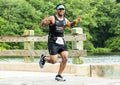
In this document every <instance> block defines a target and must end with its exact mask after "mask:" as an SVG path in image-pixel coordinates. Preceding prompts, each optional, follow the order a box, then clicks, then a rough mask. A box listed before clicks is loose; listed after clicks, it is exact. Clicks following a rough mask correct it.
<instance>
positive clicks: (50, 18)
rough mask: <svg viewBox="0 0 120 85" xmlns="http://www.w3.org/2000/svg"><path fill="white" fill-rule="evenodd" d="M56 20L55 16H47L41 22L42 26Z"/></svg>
mask: <svg viewBox="0 0 120 85" xmlns="http://www.w3.org/2000/svg"><path fill="white" fill-rule="evenodd" d="M53 22H54V19H53V16H50V17H45V18H44V19H43V20H42V22H41V23H40V27H41V28H42V27H45V26H47V25H50V24H53Z"/></svg>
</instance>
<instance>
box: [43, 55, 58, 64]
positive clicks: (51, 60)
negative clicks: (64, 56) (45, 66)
mask: <svg viewBox="0 0 120 85" xmlns="http://www.w3.org/2000/svg"><path fill="white" fill-rule="evenodd" d="M57 58H58V55H50V57H45V58H44V60H45V61H47V62H48V63H51V64H55V63H56V62H57Z"/></svg>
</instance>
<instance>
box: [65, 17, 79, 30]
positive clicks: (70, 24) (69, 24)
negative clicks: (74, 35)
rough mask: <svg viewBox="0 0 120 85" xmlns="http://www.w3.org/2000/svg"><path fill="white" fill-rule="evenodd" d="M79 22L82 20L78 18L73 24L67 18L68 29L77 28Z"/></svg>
mask: <svg viewBox="0 0 120 85" xmlns="http://www.w3.org/2000/svg"><path fill="white" fill-rule="evenodd" d="M79 21H81V18H80V17H77V18H76V19H75V20H74V21H72V22H70V21H69V20H68V19H67V18H66V22H67V26H68V27H71V28H72V27H74V26H75V24H76V23H77V22H79Z"/></svg>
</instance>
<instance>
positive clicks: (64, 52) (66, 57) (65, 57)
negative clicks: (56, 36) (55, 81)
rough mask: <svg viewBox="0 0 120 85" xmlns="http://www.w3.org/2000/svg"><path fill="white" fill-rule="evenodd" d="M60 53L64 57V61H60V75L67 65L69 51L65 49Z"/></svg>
mask: <svg viewBox="0 0 120 85" xmlns="http://www.w3.org/2000/svg"><path fill="white" fill-rule="evenodd" d="M60 55H61V57H62V62H61V63H60V67H59V71H58V75H61V74H62V72H63V71H64V69H65V67H66V64H67V59H68V51H63V52H62V53H61V54H60Z"/></svg>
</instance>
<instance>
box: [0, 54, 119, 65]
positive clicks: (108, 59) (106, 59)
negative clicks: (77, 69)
mask: <svg viewBox="0 0 120 85" xmlns="http://www.w3.org/2000/svg"><path fill="white" fill-rule="evenodd" d="M81 60H82V61H83V62H84V64H98V63H107V64H111V63H116V64H118V63H119V64H120V55H95V56H87V57H81ZM0 62H24V58H23V57H12V58H10V57H2V58H0ZM34 62H35V63H38V62H39V58H38V57H35V59H34ZM58 62H61V58H59V59H58ZM68 63H73V58H69V59H68Z"/></svg>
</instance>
